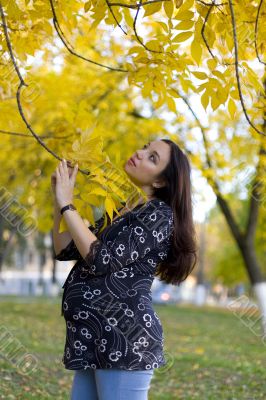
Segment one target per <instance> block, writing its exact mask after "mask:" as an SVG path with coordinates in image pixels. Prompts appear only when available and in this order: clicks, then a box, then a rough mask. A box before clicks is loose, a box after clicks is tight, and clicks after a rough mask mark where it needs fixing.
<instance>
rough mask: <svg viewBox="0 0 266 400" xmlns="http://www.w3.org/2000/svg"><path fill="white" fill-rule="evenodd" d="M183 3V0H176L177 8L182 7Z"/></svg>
mask: <svg viewBox="0 0 266 400" xmlns="http://www.w3.org/2000/svg"><path fill="white" fill-rule="evenodd" d="M182 4H183V0H175V6H176V8H179V7H181V6H182Z"/></svg>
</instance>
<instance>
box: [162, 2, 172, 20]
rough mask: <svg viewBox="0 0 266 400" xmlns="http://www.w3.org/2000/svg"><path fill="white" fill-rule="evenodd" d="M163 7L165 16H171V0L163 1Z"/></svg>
mask: <svg viewBox="0 0 266 400" xmlns="http://www.w3.org/2000/svg"><path fill="white" fill-rule="evenodd" d="M163 8H164V11H165V13H166V15H167V17H168V18H172V15H173V11H174V4H173V0H170V1H164V3H163Z"/></svg>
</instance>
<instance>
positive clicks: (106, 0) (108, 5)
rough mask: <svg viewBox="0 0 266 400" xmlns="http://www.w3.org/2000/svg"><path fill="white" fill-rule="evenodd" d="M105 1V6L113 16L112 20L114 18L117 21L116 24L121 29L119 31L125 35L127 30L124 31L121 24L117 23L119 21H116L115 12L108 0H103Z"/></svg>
mask: <svg viewBox="0 0 266 400" xmlns="http://www.w3.org/2000/svg"><path fill="white" fill-rule="evenodd" d="M105 2H106V4H107V7H108V8H109V10H110V13H111V14H112V16H113V18H114V20H115V22H116V23H117V25H118V26H119V28H120V29H121V31H122V32H123V33H124V34H125V35H127V32H126V31H124V29H123V27H122V26H121V25H120V24H119V22H118V21H117V18H116V16H115V14H114V12H113V10H112V5H111V4H110V3H109V1H108V0H105Z"/></svg>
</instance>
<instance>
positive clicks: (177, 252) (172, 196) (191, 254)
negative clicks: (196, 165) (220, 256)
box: [153, 139, 197, 285]
mask: <svg viewBox="0 0 266 400" xmlns="http://www.w3.org/2000/svg"><path fill="white" fill-rule="evenodd" d="M160 140H163V141H164V142H165V143H168V144H169V146H170V148H171V149H170V160H169V163H168V165H167V166H166V167H165V169H164V170H163V171H162V172H161V173H160V174H159V175H158V176H157V178H159V179H160V178H161V179H163V180H164V181H165V186H164V187H161V188H154V191H153V196H155V197H157V198H159V199H161V200H163V201H165V202H166V203H167V204H168V205H169V206H170V207H171V208H172V210H173V216H174V229H173V232H172V235H171V242H170V249H169V251H168V256H167V258H166V259H165V260H164V261H162V262H161V263H159V265H158V267H157V269H156V273H155V275H156V276H158V278H159V280H161V281H165V282H166V283H171V284H174V285H175V284H177V285H180V283H181V282H182V281H184V280H185V279H186V278H187V277H188V275H189V274H190V273H191V272H192V270H193V268H194V267H195V265H196V263H197V245H196V233H195V226H194V223H193V216H192V189H191V186H192V185H191V167H190V163H189V160H188V158H187V156H186V155H185V154H184V153H183V151H182V150H181V149H180V147H179V146H178V145H177V144H176V143H174V142H173V141H172V140H170V139H160Z"/></svg>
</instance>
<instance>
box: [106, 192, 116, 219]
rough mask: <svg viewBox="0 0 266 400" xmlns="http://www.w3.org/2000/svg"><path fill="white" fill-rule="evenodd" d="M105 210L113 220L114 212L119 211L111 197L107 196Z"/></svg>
mask: <svg viewBox="0 0 266 400" xmlns="http://www.w3.org/2000/svg"><path fill="white" fill-rule="evenodd" d="M104 206H105V210H106V211H107V213H108V215H109V217H110V219H111V220H112V219H113V210H115V211H116V212H117V209H116V207H115V203H114V202H113V199H112V198H111V197H110V196H107V197H106V199H105V202H104Z"/></svg>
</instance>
